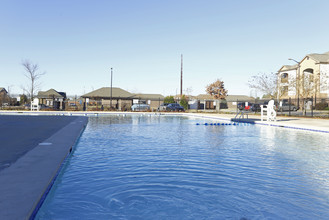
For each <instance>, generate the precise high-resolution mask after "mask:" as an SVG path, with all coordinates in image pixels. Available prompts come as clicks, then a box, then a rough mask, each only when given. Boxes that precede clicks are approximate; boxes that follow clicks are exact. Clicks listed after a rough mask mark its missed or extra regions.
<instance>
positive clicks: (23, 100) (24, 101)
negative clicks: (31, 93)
mask: <svg viewBox="0 0 329 220" xmlns="http://www.w3.org/2000/svg"><path fill="white" fill-rule="evenodd" d="M19 97H20V104H21V105H24V104H26V103H27V96H26V95H25V94H23V95H20V96H19Z"/></svg>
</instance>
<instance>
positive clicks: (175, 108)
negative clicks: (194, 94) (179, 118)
mask: <svg viewBox="0 0 329 220" xmlns="http://www.w3.org/2000/svg"><path fill="white" fill-rule="evenodd" d="M166 110H167V111H179V112H180V111H184V107H183V106H181V105H180V104H177V103H170V104H168V105H167V108H166Z"/></svg>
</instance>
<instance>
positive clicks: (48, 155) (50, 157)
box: [0, 116, 88, 219]
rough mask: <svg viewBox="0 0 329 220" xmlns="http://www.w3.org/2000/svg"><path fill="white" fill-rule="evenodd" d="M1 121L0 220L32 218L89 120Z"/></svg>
mask: <svg viewBox="0 0 329 220" xmlns="http://www.w3.org/2000/svg"><path fill="white" fill-rule="evenodd" d="M0 120H1V126H0V134H1V136H0V138H1V139H0V140H1V150H0V152H1V154H0V161H1V169H0V195H1V197H0V219H29V218H30V217H31V216H32V217H33V215H34V214H35V211H36V209H37V208H38V207H39V206H40V205H41V203H40V201H42V199H44V195H45V193H47V192H48V191H49V189H50V187H51V185H52V183H53V181H54V179H55V177H56V176H57V174H58V172H59V170H60V168H61V165H62V163H63V162H64V160H65V158H66V157H67V155H69V154H70V152H71V150H72V147H73V146H74V145H75V144H76V141H77V140H78V138H79V137H80V135H81V133H82V132H83V130H84V128H85V126H86V124H87V122H88V118H87V117H75V116H74V117H65V116H0Z"/></svg>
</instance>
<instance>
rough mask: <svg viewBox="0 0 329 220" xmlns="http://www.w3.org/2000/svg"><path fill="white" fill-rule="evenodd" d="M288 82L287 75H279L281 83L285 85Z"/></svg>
mask: <svg viewBox="0 0 329 220" xmlns="http://www.w3.org/2000/svg"><path fill="white" fill-rule="evenodd" d="M287 82H288V73H282V74H281V83H287Z"/></svg>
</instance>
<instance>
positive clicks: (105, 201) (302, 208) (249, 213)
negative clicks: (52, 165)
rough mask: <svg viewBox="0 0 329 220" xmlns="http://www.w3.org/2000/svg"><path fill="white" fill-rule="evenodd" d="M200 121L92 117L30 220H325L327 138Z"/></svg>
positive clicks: (327, 212)
mask: <svg viewBox="0 0 329 220" xmlns="http://www.w3.org/2000/svg"><path fill="white" fill-rule="evenodd" d="M205 122H208V123H210V122H211V121H205V120H200V119H188V118H186V117H173V116H145V115H140V116H138V115H135V116H126V117H123V116H111V117H98V118H90V119H89V124H88V126H87V128H86V130H85V132H84V133H83V135H82V136H81V138H80V141H79V143H78V144H77V146H76V149H75V151H74V152H73V154H72V156H71V157H70V158H69V160H68V161H67V163H66V165H65V166H64V168H63V170H62V172H61V174H60V175H59V177H58V178H57V180H56V182H55V184H54V186H53V188H52V190H51V192H50V194H49V195H48V196H47V199H46V200H45V202H44V204H43V206H42V207H41V209H40V210H39V212H38V214H37V216H36V219H80V220H81V219H226V218H229V219H328V216H329V169H328V168H329V144H328V143H329V137H328V134H321V133H315V132H307V131H299V130H292V129H285V128H276V127H270V126H257V125H248V126H247V125H244V124H241V125H239V126H233V125H231V126H230V125H227V126H225V125H224V126H222V125H220V126H218V125H217V126H210V125H208V126H204V125H196V123H200V124H204V123H205ZM216 122H217V121H216Z"/></svg>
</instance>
